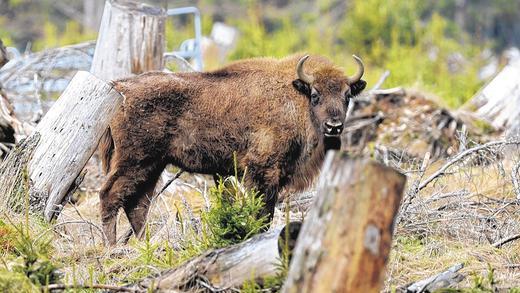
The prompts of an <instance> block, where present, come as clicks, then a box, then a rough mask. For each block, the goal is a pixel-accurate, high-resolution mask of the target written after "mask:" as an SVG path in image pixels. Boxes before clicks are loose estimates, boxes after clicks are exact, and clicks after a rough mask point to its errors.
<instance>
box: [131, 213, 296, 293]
mask: <svg viewBox="0 0 520 293" xmlns="http://www.w3.org/2000/svg"><path fill="white" fill-rule="evenodd" d="M287 227H288V228H287ZM300 228H301V223H300V222H293V223H289V224H288V226H285V227H284V228H278V229H274V230H272V231H269V232H265V233H263V234H259V235H256V236H254V237H253V238H251V239H249V240H247V241H245V242H242V243H240V244H236V245H232V246H228V247H224V248H220V249H216V250H211V251H208V252H206V253H204V254H203V255H201V256H198V257H196V258H194V259H192V260H189V261H187V262H186V263H184V264H182V265H180V266H178V267H177V268H174V269H171V270H168V271H165V272H163V273H161V275H160V276H159V277H157V278H148V279H145V280H143V281H141V282H140V283H139V284H137V285H135V286H134V288H135V289H138V290H146V292H198V291H197V290H202V291H204V290H206V291H208V292H221V291H224V290H230V289H233V288H235V289H236V288H239V287H240V286H241V285H243V284H244V283H245V282H247V281H252V280H255V281H258V282H261V281H263V279H264V278H266V277H274V276H276V274H277V273H279V268H280V264H281V263H280V262H281V261H282V257H281V255H282V253H281V252H282V251H283V246H284V243H285V242H284V239H286V238H285V235H286V233H285V231H286V230H285V229H289V231H288V235H289V238H288V240H289V242H288V248H289V252H290V251H292V249H293V248H294V242H295V241H296V238H297V237H298V233H299V231H300ZM206 291H204V292H206Z"/></svg>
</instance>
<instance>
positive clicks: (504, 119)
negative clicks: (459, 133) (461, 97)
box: [467, 60, 520, 136]
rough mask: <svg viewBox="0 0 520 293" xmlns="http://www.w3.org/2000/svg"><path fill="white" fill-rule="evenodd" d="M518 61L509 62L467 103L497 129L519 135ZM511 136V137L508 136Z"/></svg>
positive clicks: (519, 62)
mask: <svg viewBox="0 0 520 293" xmlns="http://www.w3.org/2000/svg"><path fill="white" fill-rule="evenodd" d="M519 76H520V60H511V61H510V62H509V64H507V65H506V66H505V67H504V69H502V71H500V73H498V74H497V76H495V78H493V80H491V82H489V83H488V84H487V85H486V86H484V87H483V88H482V89H481V90H480V91H479V92H478V93H477V94H476V95H475V97H473V98H472V99H471V101H470V102H469V106H467V108H476V111H475V114H476V115H477V116H478V117H480V118H482V119H485V120H486V121H488V122H489V123H491V125H493V127H495V128H497V129H505V130H508V132H509V133H510V134H515V135H520V124H519V123H518V117H520V78H519ZM510 136H512V135H510Z"/></svg>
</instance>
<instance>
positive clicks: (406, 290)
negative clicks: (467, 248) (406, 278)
mask: <svg viewBox="0 0 520 293" xmlns="http://www.w3.org/2000/svg"><path fill="white" fill-rule="evenodd" d="M463 267H464V264H462V263H459V264H456V265H454V266H452V267H450V268H449V269H447V270H446V271H444V272H442V273H440V274H437V275H435V276H432V277H429V278H426V279H424V280H421V281H418V282H415V283H413V284H411V285H407V286H405V287H401V288H398V289H397V292H398V293H420V292H436V291H437V290H440V289H445V288H449V287H451V286H452V285H454V284H457V283H460V282H461V281H462V280H464V276H463V275H462V274H460V273H458V271H460V270H461V269H462V268H463Z"/></svg>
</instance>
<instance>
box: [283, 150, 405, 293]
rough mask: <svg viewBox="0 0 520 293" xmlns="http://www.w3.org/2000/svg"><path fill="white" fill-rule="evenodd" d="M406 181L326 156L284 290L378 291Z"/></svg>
mask: <svg viewBox="0 0 520 293" xmlns="http://www.w3.org/2000/svg"><path fill="white" fill-rule="evenodd" d="M405 182H406V178H405V176H403V175H402V174H400V173H398V172H397V171H395V170H393V169H391V168H389V167H386V166H383V165H381V164H379V163H376V162H373V161H368V160H361V159H348V158H347V157H346V156H345V155H344V154H343V153H329V154H328V155H327V157H326V160H325V162H324V165H323V169H322V173H321V176H320V179H319V182H318V192H317V196H316V201H315V202H314V204H313V206H312V208H311V210H310V211H309V214H308V215H307V217H306V218H305V222H304V223H303V227H302V230H301V233H300V237H299V238H298V241H297V243H296V248H295V250H294V253H293V261H292V263H291V266H290V269H289V274H288V277H287V280H286V283H285V284H284V287H283V288H282V292H379V290H380V288H381V286H382V283H383V278H384V268H385V265H386V262H387V260H388V254H389V251H390V246H391V242H392V232H393V224H394V218H395V215H396V213H397V211H398V208H399V203H400V201H401V197H402V192H403V189H404V186H405Z"/></svg>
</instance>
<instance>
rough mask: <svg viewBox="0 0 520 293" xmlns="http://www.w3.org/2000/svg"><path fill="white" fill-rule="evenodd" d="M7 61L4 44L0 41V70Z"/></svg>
mask: <svg viewBox="0 0 520 293" xmlns="http://www.w3.org/2000/svg"><path fill="white" fill-rule="evenodd" d="M8 61H9V58H7V50H6V49H5V46H4V43H3V42H2V40H1V39H0V68H2V66H4V65H5V64H6V63H7V62H8Z"/></svg>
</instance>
